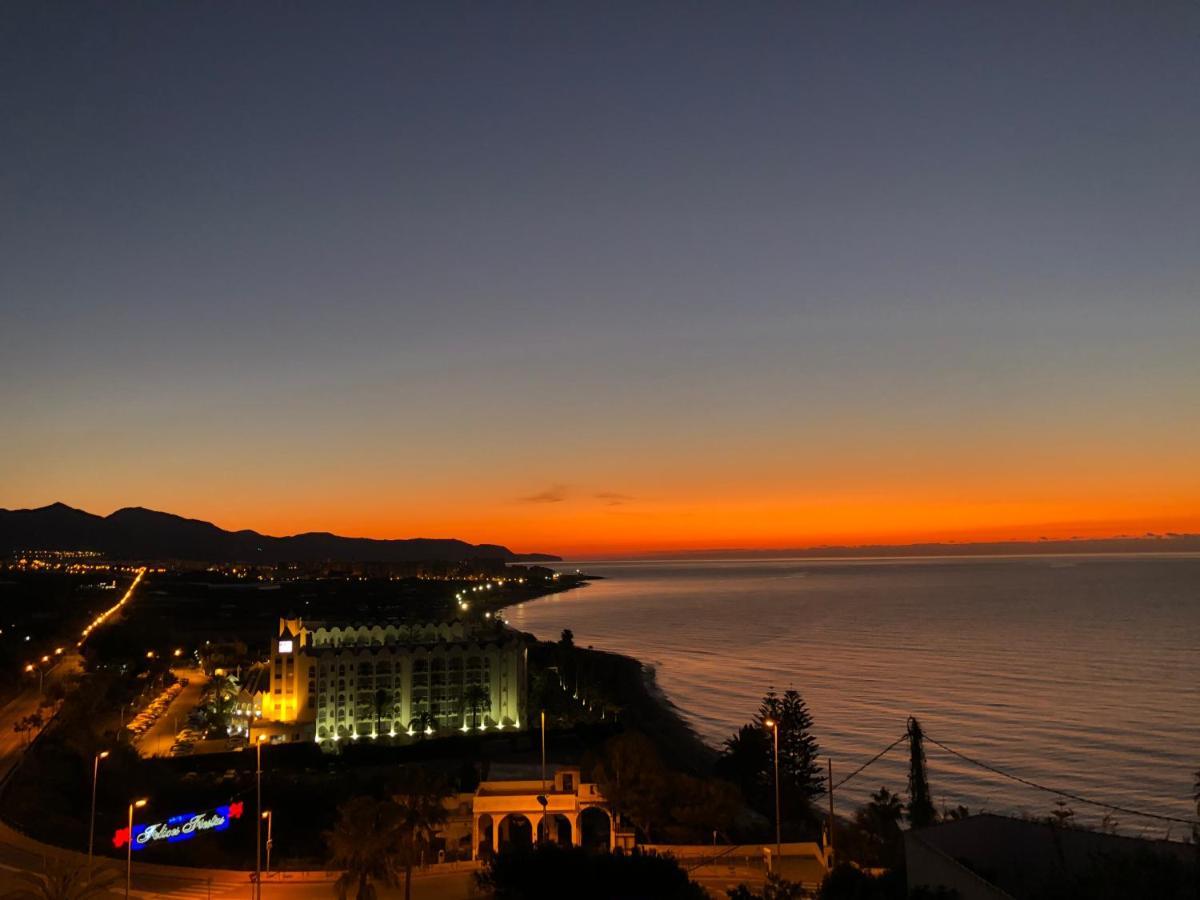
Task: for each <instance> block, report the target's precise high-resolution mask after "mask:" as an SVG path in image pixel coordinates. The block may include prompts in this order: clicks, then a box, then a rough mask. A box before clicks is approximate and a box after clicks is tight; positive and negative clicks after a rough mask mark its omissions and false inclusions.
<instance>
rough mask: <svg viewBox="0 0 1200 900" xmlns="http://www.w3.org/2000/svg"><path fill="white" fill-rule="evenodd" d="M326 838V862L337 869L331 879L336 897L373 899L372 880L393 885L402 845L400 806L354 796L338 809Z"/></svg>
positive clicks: (357, 899)
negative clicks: (327, 859) (334, 877)
mask: <svg viewBox="0 0 1200 900" xmlns="http://www.w3.org/2000/svg"><path fill="white" fill-rule="evenodd" d="M326 840H327V841H328V843H329V864H330V865H331V866H332V867H334V868H337V869H341V870H343V871H342V874H341V875H340V876H339V877H338V879H337V881H336V882H334V890H335V891H336V893H337V897H338V900H347V898H348V897H349V896H350V895H351V892H353V895H354V898H355V900H375V897H376V896H377V895H378V891H377V890H376V883H379V884H383V885H386V886H388V887H395V886H396V885H397V884H398V883H399V875H400V871H401V851H402V848H403V847H404V844H405V841H404V834H403V823H402V819H401V814H400V809H399V807H398V806H396V804H395V803H392V802H390V801H387V800H375V799H373V798H371V797H355V798H354V799H353V800H350V801H348V802H347V803H345V804H343V805H342V806H341V807H339V808H338V818H337V824H336V825H335V826H334V827H333V830H332V831H330V832H329V833H328V834H327V836H326Z"/></svg>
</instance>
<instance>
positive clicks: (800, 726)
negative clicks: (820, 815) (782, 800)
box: [755, 691, 825, 806]
mask: <svg viewBox="0 0 1200 900" xmlns="http://www.w3.org/2000/svg"><path fill="white" fill-rule="evenodd" d="M767 719H772V720H774V721H775V722H777V723H779V724H778V728H779V781H780V784H781V785H783V787H784V790H785V792H790V793H791V794H792V796H793V797H794V798H795V799H799V800H800V801H802V802H803V803H804V804H805V805H806V806H807V805H808V804H810V803H811V802H812V801H813V800H814V799H816V798H817V797H819V796H821V795H822V794H823V793H825V778H824V776H823V775H822V774H821V766H820V765H819V764H818V762H817V757H818V756H819V755H820V747H819V746H818V745H817V739H816V738H815V737H813V735H812V726H813V720H812V715H811V714H810V713H809V711H808V705H807V704H806V703H805V702H804V698H803V697H801V696H800V693H799V692H798V691H785V692H784V694H783V696H782V697H780V696H777V695H776V693H775V692H774V691H767V694H766V696H765V697H763V700H762V703H761V704H759V707H758V716H757V717H756V718H755V723H756V724H757V725H758V726H759V727H760V728H764V729H765V728H766V726H765V724H764V723H765V722H766V720H767Z"/></svg>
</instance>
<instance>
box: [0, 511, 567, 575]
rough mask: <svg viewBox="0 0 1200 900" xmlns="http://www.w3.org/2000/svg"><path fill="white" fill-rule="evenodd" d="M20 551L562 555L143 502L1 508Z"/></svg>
mask: <svg viewBox="0 0 1200 900" xmlns="http://www.w3.org/2000/svg"><path fill="white" fill-rule="evenodd" d="M15 550H98V551H100V552H102V553H104V554H105V555H106V556H109V557H111V558H114V559H180V560H195V561H201V562H263V563H281V562H320V561H322V560H336V561H338V562H383V563H394V562H418V561H433V560H439V561H446V562H462V561H467V560H502V561H504V562H534V561H536V562H548V561H554V560H557V559H558V558H559V557H557V556H552V555H550V554H545V553H527V554H517V553H513V552H512V551H511V550H509V549H508V548H507V547H502V546H500V545H499V544H468V543H466V542H465V541H459V540H454V539H452V538H410V539H407V540H391V541H381V540H373V539H371V538H347V537H339V536H338V535H336V534H329V533H328V532H310V533H308V534H297V535H292V536H291V537H271V536H269V535H263V534H259V533H258V532H256V531H249V530H246V531H225V530H224V529H223V528H218V527H217V526H216V525H213V524H212V523H211V522H202V521H200V520H199V519H185V518H183V517H182V516H175V515H172V514H170V513H164V512H157V511H155V510H152V509H143V508H141V507H139V506H134V507H128V508H126V509H118V510H117V511H116V512H114V513H112V514H111V515H108V516H97V515H93V514H92V513H89V512H84V511H83V510H81V509H74V508H72V507H70V506H67V505H66V504H65V503H54V504H51V505H50V506H43V507H41V508H40V509H15V510H9V509H0V553H4V554H5V555H7V554H10V553H12V552H13V551H15Z"/></svg>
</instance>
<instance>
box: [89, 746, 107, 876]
mask: <svg viewBox="0 0 1200 900" xmlns="http://www.w3.org/2000/svg"><path fill="white" fill-rule="evenodd" d="M102 759H108V751H107V750H101V751H100V752H99V753H97V754H96V756H95V758H93V759H92V817H91V819H90V824H89V825H88V865H87V873H88V881H89V882H90V881H91V880H92V851H93V849H94V848H95V846H96V779H97V778H99V777H100V760H102Z"/></svg>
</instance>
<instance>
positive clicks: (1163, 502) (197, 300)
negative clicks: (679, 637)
mask: <svg viewBox="0 0 1200 900" xmlns="http://www.w3.org/2000/svg"><path fill="white" fill-rule="evenodd" d="M1198 38H1200V6H1197V5H1196V4H1195V3H1190V2H1188V3H1185V2H1179V3H1162V4H1137V3H1125V4H1117V3H1087V4H1085V3H1059V4H1049V3H1028V4H1021V3H1005V4H993V5H990V6H985V5H984V4H964V3H941V4H915V3H914V4H882V3H880V4H854V5H849V4H844V3H829V4H796V3H787V4H755V5H753V6H746V5H743V4H678V5H676V4H657V5H652V4H643V3H631V4H620V3H616V4H593V5H583V4H507V3H506V4H471V5H460V4H440V3H439V4H429V5H407V6H403V7H400V6H399V5H393V4H382V3H381V4H316V3H278V4H238V5H218V4H199V3H195V4H184V3H172V4H148V3H147V4H133V3H130V4H120V5H109V4H87V5H74V4H48V3H40V2H39V3H9V4H5V6H4V8H3V10H0V85H2V87H0V147H2V148H3V149H2V150H0V155H2V158H3V170H2V173H0V304H2V312H3V328H2V329H0V380H2V381H3V385H4V390H3V393H2V394H0V421H2V422H3V429H2V431H3V434H2V436H0V505H2V506H9V507H14V506H25V505H39V504H42V503H46V502H50V501H52V500H56V499H61V500H64V501H66V502H69V503H72V504H75V505H80V506H84V507H86V508H90V509H93V510H96V511H99V512H107V511H110V510H111V509H113V508H116V507H119V506H122V505H129V504H140V505H147V506H155V507H159V508H167V509H171V510H173V511H178V512H181V513H185V514H189V515H195V516H198V517H202V518H209V519H212V520H215V521H217V522H219V523H220V524H223V525H227V526H230V527H255V528H259V529H261V530H267V531H274V532H285V531H297V530H305V529H311V528H330V529H335V530H340V531H344V532H352V533H358V534H372V535H377V536H407V535H411V534H418V533H419V534H455V535H457V536H461V537H464V538H467V539H474V540H495V541H500V542H507V543H510V544H513V545H519V546H520V547H522V548H529V547H532V545H537V547H536V548H537V549H545V550H556V549H558V550H563V551H565V552H606V551H612V550H636V549H650V548H662V547H671V546H690V547H694V546H722V545H724V546H727V545H730V544H734V545H738V544H742V545H748V546H749V545H753V546H788V545H798V544H804V543H810V542H814V541H824V540H835V541H838V542H843V541H856V540H860V539H861V540H877V539H888V540H907V539H925V538H928V537H946V538H964V539H965V538H969V537H971V536H974V535H978V536H987V537H1003V536H1013V537H1028V536H1031V535H1037V534H1054V535H1056V536H1065V535H1069V534H1076V533H1079V534H1084V533H1086V534H1099V533H1117V532H1125V531H1130V530H1133V531H1139V530H1147V529H1148V530H1157V529H1162V530H1186V529H1188V528H1192V529H1193V530H1196V529H1200V474H1198V470H1197V467H1196V465H1195V460H1196V458H1197V451H1200V409H1198V406H1200V403H1198V402H1197V401H1198V398H1200V362H1198V360H1200V252H1198V251H1200V175H1198V172H1200V166H1198V163H1197V161H1198V160H1200V52H1197V47H1198V46H1200V44H1198Z"/></svg>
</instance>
